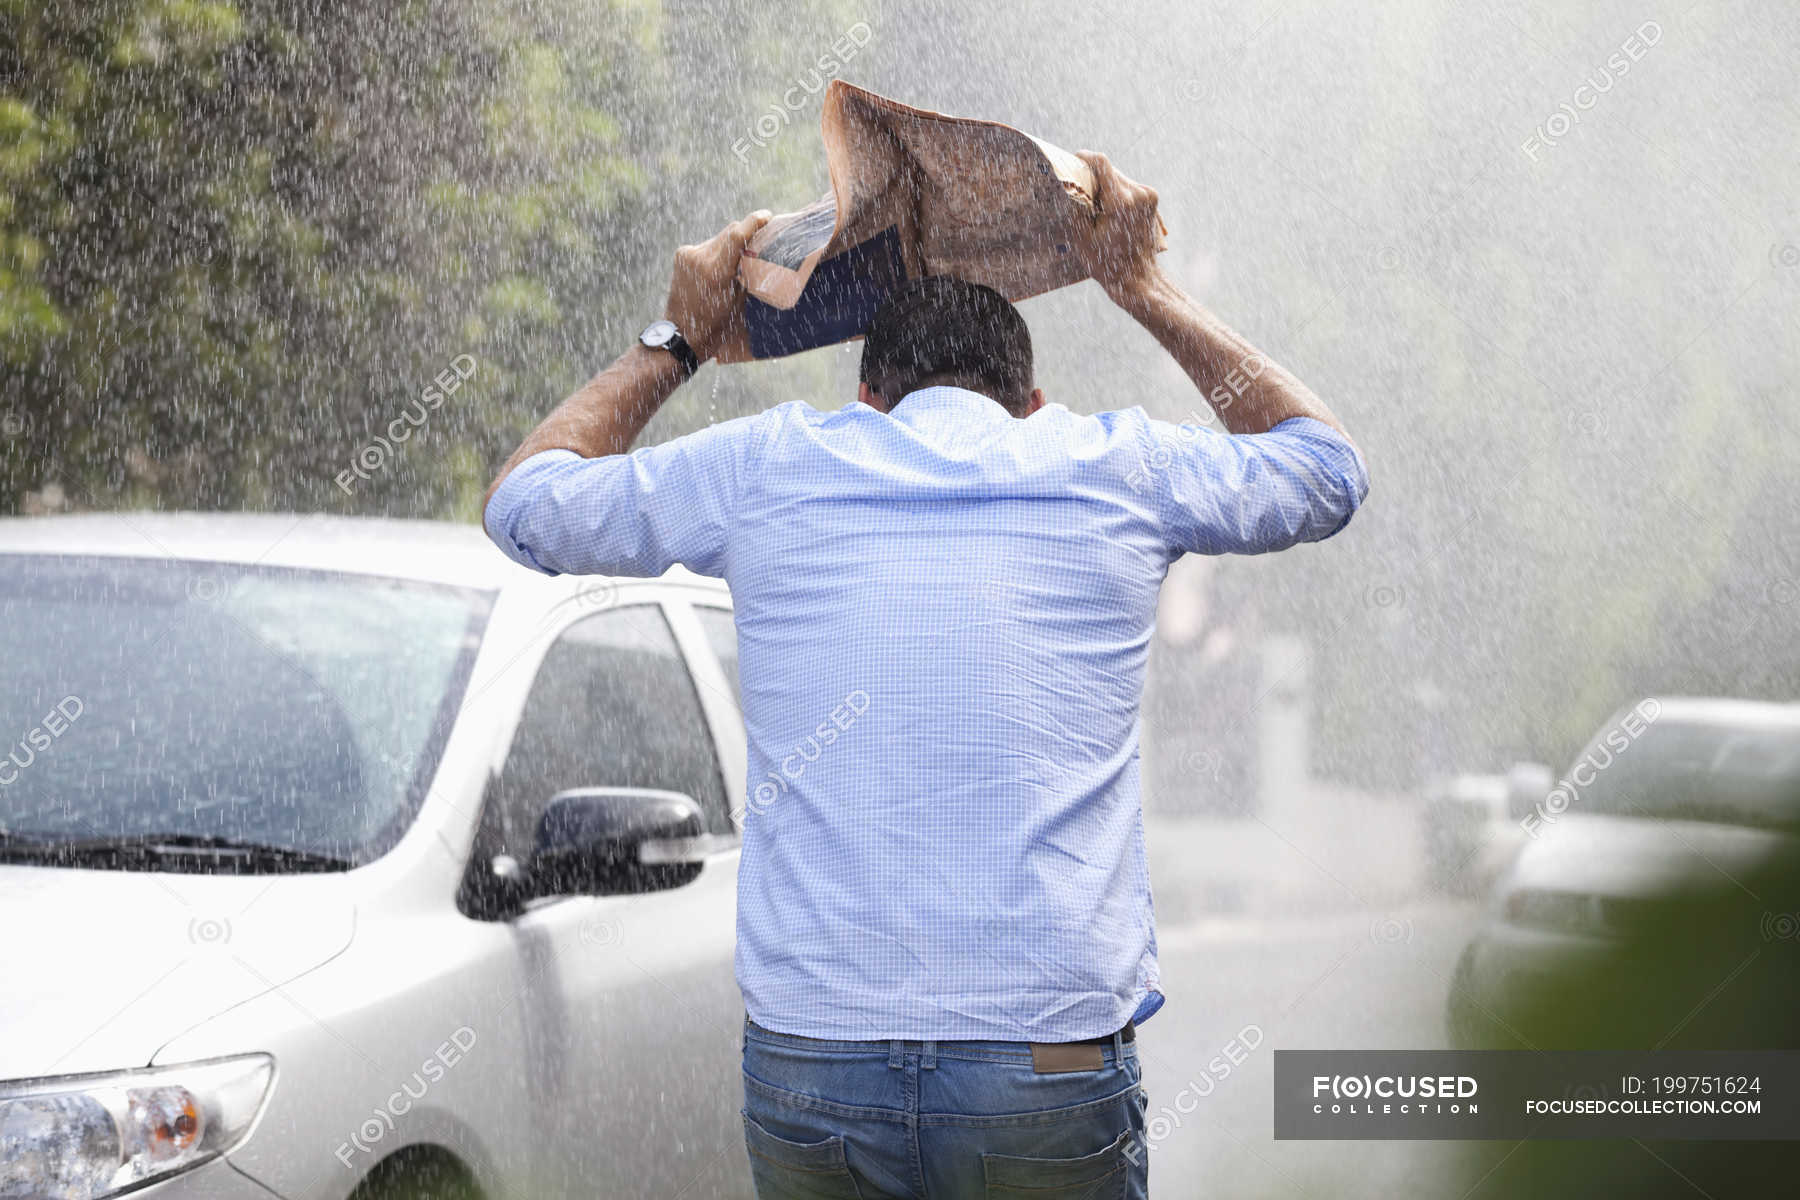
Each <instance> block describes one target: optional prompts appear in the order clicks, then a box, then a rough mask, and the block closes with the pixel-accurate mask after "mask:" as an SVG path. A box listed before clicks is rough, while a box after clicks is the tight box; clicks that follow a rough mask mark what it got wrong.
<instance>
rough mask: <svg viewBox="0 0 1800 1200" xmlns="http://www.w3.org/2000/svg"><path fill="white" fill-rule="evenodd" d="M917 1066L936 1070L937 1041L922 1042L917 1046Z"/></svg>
mask: <svg viewBox="0 0 1800 1200" xmlns="http://www.w3.org/2000/svg"><path fill="white" fill-rule="evenodd" d="M919 1066H920V1067H921V1068H922V1069H924V1070H927V1071H935V1070H937V1043H936V1042H922V1043H920V1046H919Z"/></svg>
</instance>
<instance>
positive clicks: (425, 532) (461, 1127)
mask: <svg viewBox="0 0 1800 1200" xmlns="http://www.w3.org/2000/svg"><path fill="white" fill-rule="evenodd" d="M0 554H4V555H17V554H58V555H102V556H124V557H134V558H163V559H167V558H180V559H191V560H195V561H207V562H221V563H257V564H262V565H265V566H283V567H295V568H314V569H317V568H323V569H329V570H332V571H337V572H351V573H362V574H369V575H377V576H386V577H403V578H406V579H411V580H419V581H428V582H439V583H448V584H455V585H460V586H465V587H471V588H476V589H483V590H488V591H492V592H493V593H494V602H493V607H492V612H491V617H490V619H489V621H488V625H487V629H486V632H485V634H484V635H483V637H482V639H481V643H480V646H479V649H478V651H477V653H476V656H475V660H474V665H473V668H472V670H473V674H472V677H471V681H470V683H469V685H468V688H467V690H466V692H465V700H464V703H463V706H462V708H461V711H460V714H459V715H457V717H456V718H455V721H454V725H453V727H452V729H451V733H450V736H449V739H448V742H447V743H446V746H445V749H444V752H443V754H442V757H441V761H440V763H439V765H438V768H437V771H436V774H435V777H434V782H433V784H432V786H431V789H430V792H429V795H428V797H427V798H426V800H425V801H424V803H423V806H422V808H421V809H420V810H419V812H418V814H417V817H416V819H415V820H414V821H413V822H412V824H411V827H410V828H409V829H408V830H407V831H406V833H405V834H404V836H403V837H402V838H401V839H400V841H399V842H398V844H397V845H395V846H394V847H393V848H392V849H391V850H390V851H388V852H387V853H385V854H384V855H382V856H381V857H379V858H378V859H376V860H375V861H373V862H370V863H368V864H367V865H364V866H361V867H358V868H356V869H353V870H349V871H342V872H336V873H324V874H295V875H267V874H264V875H243V876H230V875H205V874H173V873H146V872H137V871H117V870H88V869H70V868H66V867H60V866H29V865H0V927H3V928H5V929H6V930H7V933H6V935H5V943H6V945H5V960H6V964H7V971H6V976H7V983H6V986H5V987H4V988H3V989H0V1081H8V1080H19V1079H25V1078H35V1077H40V1076H63V1075H70V1074H76V1073H82V1072H89V1071H111V1070H119V1069H124V1068H132V1067H139V1066H145V1065H152V1064H177V1063H187V1062H194V1061H197V1060H203V1059H212V1058H217V1057H221V1056H229V1055H238V1054H245V1053H250V1052H263V1053H267V1054H270V1055H272V1056H273V1057H274V1060H275V1064H276V1067H275V1070H276V1078H275V1083H274V1085H273V1087H272V1089H271V1091H270V1093H269V1096H268V1099H267V1102H266V1106H265V1108H264V1110H263V1112H262V1113H261V1116H260V1118H259V1119H258V1121H257V1124H256V1126H255V1128H254V1129H253V1130H252V1131H251V1132H250V1133H249V1135H248V1136H247V1137H246V1138H245V1139H244V1140H243V1141H242V1142H241V1143H240V1144H239V1145H238V1147H237V1148H236V1149H235V1150H234V1151H233V1152H232V1153H230V1154H229V1156H228V1157H226V1158H224V1159H215V1160H214V1161H212V1162H210V1163H208V1164H206V1165H204V1166H201V1167H198V1168H196V1169H194V1170H192V1171H190V1172H188V1173H186V1174H182V1175H177V1176H174V1177H173V1178H171V1179H169V1180H167V1181H165V1182H161V1183H157V1184H153V1185H151V1186H149V1187H148V1188H146V1189H144V1190H143V1191H141V1192H139V1193H138V1194H143V1195H152V1194H154V1195H158V1196H171V1197H173V1196H189V1195H193V1196H229V1195H233V1194H240V1193H241V1194H244V1195H262V1196H266V1195H267V1194H268V1193H269V1192H273V1193H275V1194H278V1195H280V1196H284V1197H291V1198H296V1200H298V1198H300V1197H307V1198H319V1200H327V1198H338V1197H343V1196H346V1195H348V1194H349V1193H350V1192H351V1191H352V1189H353V1188H354V1187H355V1186H356V1184H357V1182H358V1181H359V1180H360V1179H362V1178H363V1177H364V1176H365V1175H366V1174H367V1172H368V1171H369V1169H370V1168H371V1167H372V1166H373V1165H374V1164H375V1163H376V1162H378V1161H380V1160H381V1159H383V1158H385V1157H386V1156H388V1155H390V1154H392V1153H394V1152H395V1151H396V1150H399V1149H400V1148H401V1147H404V1146H413V1145H417V1146H435V1147H440V1148H442V1150H443V1151H444V1152H446V1153H448V1154H450V1155H454V1157H455V1158H456V1159H458V1160H460V1161H461V1163H463V1164H464V1165H465V1166H466V1167H467V1169H468V1170H469V1171H470V1172H471V1173H472V1174H473V1176H474V1178H475V1179H476V1181H478V1183H479V1185H480V1186H481V1188H482V1189H483V1191H484V1192H485V1193H486V1194H487V1195H489V1196H507V1195H518V1196H553V1195H565V1194H567V1195H574V1194H583V1195H669V1196H673V1195H679V1194H684V1192H685V1194H689V1195H700V1194H704V1195H714V1194H720V1195H735V1194H740V1192H742V1193H747V1191H748V1187H747V1180H748V1172H747V1171H746V1170H745V1169H744V1167H743V1163H742V1141H741V1125H740V1123H739V1117H738V1108H739V1094H740V1090H741V1086H740V1083H739V1076H738V1069H737V1061H738V1046H739V1036H740V1031H741V1025H742V1020H743V1013H742V1008H741V1003H740V998H739V994H738V991H737V988H736V986H735V983H734V981H733V978H732V972H731V956H732V948H733V932H734V931H733V913H734V898H735V887H736V874H737V861H738V852H737V848H736V846H735V839H734V838H731V837H725V838H722V839H716V840H717V841H719V842H720V843H722V844H720V845H718V846H716V847H715V849H716V852H715V853H712V854H711V855H710V856H709V857H708V859H707V861H706V862H705V865H704V867H703V869H702V870H701V871H700V874H699V876H698V878H697V879H695V880H694V881H693V882H692V883H689V884H687V885H686V886H682V887H678V888H672V889H669V890H666V891H660V892H652V893H648V894H641V895H625V896H605V897H585V896H581V897H564V898H555V899H548V900H542V901H538V902H535V903H534V904H533V905H532V907H530V908H529V909H528V910H527V911H526V912H524V913H523V914H522V915H520V916H518V917H516V918H514V919H512V920H504V921H488V920H476V919H471V918H470V917H468V916H465V915H464V914H463V913H462V912H461V911H459V909H458V906H457V902H456V897H457V892H458V886H459V882H460V881H461V880H462V879H463V876H464V872H465V869H466V868H468V866H469V859H470V855H471V849H472V844H473V840H474V835H475V832H476V824H477V818H478V814H479V813H480V810H481V805H482V803H483V788H484V783H485V781H486V780H487V778H488V776H489V774H490V772H493V771H495V770H497V769H498V768H499V767H500V764H501V763H502V760H503V759H504V757H505V756H506V754H507V752H508V748H509V746H510V744H511V740H512V735H513V731H514V728H515V726H516V725H517V723H518V721H519V717H520V713H521V710H522V707H523V705H524V703H525V700H526V697H527V695H528V693H529V691H530V689H531V687H532V684H533V679H534V676H535V674H536V671H537V665H538V663H539V662H540V661H541V660H542V658H543V656H544V654H545V652H546V649H547V648H548V647H549V646H550V645H552V644H553V643H554V642H555V640H556V638H557V637H558V635H559V634H560V633H561V632H562V631H564V630H566V629H567V628H568V627H569V626H570V625H571V624H572V623H574V622H575V621H578V620H581V619H582V618H583V617H585V616H587V615H589V614H591V613H593V612H594V611H595V610H596V606H597V605H605V606H625V605H636V604H654V605H658V606H660V607H661V608H662V610H663V612H664V614H665V615H666V617H667V619H668V622H669V626H670V628H671V629H672V631H673V632H674V634H675V635H676V638H677V639H678V641H679V643H680V649H681V652H682V654H683V655H684V657H685V659H686V662H687V664H688V667H689V670H690V672H691V674H692V676H693V681H694V683H695V685H696V691H697V692H698V695H699V697H700V699H701V703H702V706H703V708H704V715H705V722H704V725H702V726H697V727H695V728H693V729H692V730H691V736H692V737H694V738H711V739H713V741H714V743H715V745H716V750H717V754H718V759H719V762H720V764H721V767H722V773H723V777H724V787H725V789H726V794H727V795H728V797H729V800H730V804H731V808H732V812H733V813H736V812H739V811H741V808H742V801H743V786H744V733H743V723H742V719H741V717H740V715H739V713H738V711H737V709H736V706H735V703H734V699H733V692H732V689H731V687H730V686H728V683H727V680H726V678H725V675H724V673H723V670H722V668H721V665H720V662H719V660H718V658H717V657H716V656H715V654H714V653H713V652H712V651H711V649H709V645H708V641H707V636H706V633H705V632H704V631H703V629H702V628H701V626H700V625H699V623H698V619H697V617H696V615H695V613H694V612H693V606H695V605H705V606H713V607H717V608H724V607H726V606H728V604H729V598H728V595H727V593H726V591H725V589H724V587H723V585H721V584H719V583H717V582H715V581H711V580H705V579H700V578H697V577H694V576H691V575H687V574H684V573H680V572H677V573H672V574H670V575H668V576H666V577H664V578H662V579H657V580H604V581H602V580H596V579H593V578H576V577H566V578H557V579H550V578H545V577H542V576H538V575H536V574H534V573H532V572H529V571H526V570H524V569H522V568H520V567H517V566H515V565H514V564H512V563H510V562H508V561H507V560H506V559H505V558H504V557H503V556H501V555H500V554H499V553H498V552H497V551H496V550H494V549H493V547H492V546H490V545H489V544H488V542H487V541H486V539H485V538H484V537H483V535H482V534H481V532H480V531H479V530H478V529H476V528H474V527H473V526H460V525H449V524H441V523H432V522H414V521H397V520H364V519H350V518H329V517H310V516H309V517H292V516H171V515H147V514H119V515H93V516H76V517H52V518H35V519H25V520H7V521H3V522H0ZM3 562H4V560H0V564H3ZM608 782H609V781H606V780H595V781H593V783H594V784H595V785H605V784H607V783H608ZM252 1180H254V1181H255V1182H254V1183H252V1182H251V1181H252ZM257 1185H261V1186H260V1187H259V1186H257ZM263 1189H267V1191H265V1190H263Z"/></svg>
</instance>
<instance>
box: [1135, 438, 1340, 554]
mask: <svg viewBox="0 0 1800 1200" xmlns="http://www.w3.org/2000/svg"><path fill="white" fill-rule="evenodd" d="M1149 426H1150V435H1151V441H1150V448H1149V449H1148V451H1147V453H1148V455H1149V458H1148V462H1147V469H1146V470H1145V471H1144V473H1143V474H1144V478H1145V479H1146V480H1147V481H1148V482H1149V485H1150V486H1151V487H1152V488H1153V489H1154V490H1155V491H1156V497H1157V501H1158V505H1159V508H1160V510H1161V513H1162V518H1163V527H1164V530H1165V532H1166V534H1167V536H1168V539H1169V544H1170V547H1171V549H1173V550H1176V551H1179V552H1183V553H1191V554H1263V553H1267V552H1268V551H1271V550H1284V549H1286V548H1287V547H1289V546H1293V545H1296V544H1298V543H1300V542H1317V541H1322V540H1324V539H1325V538H1328V537H1330V536H1331V535H1332V534H1334V533H1336V532H1337V531H1338V530H1340V529H1342V528H1343V527H1344V526H1345V525H1347V524H1349V522H1350V518H1351V517H1352V516H1353V515H1355V513H1356V510H1357V508H1358V507H1360V506H1361V504H1362V502H1363V499H1364V497H1366V496H1367V495H1368V493H1369V472H1368V468H1367V466H1366V465H1365V464H1364V463H1363V459H1362V455H1361V454H1359V453H1358V452H1357V449H1356V447H1355V446H1354V445H1353V444H1352V443H1351V442H1350V440H1349V439H1348V438H1346V437H1344V435H1343V434H1341V433H1339V432H1338V431H1337V430H1335V429H1333V428H1332V427H1331V426H1329V425H1327V424H1325V423H1324V422H1323V421H1315V420H1313V419H1312V418H1310V417H1293V418H1290V419H1289V420H1286V421H1283V422H1282V423H1281V424H1279V425H1277V426H1275V428H1273V429H1271V430H1269V431H1268V432H1267V433H1258V434H1238V435H1235V436H1233V435H1229V434H1224V433H1221V432H1219V431H1217V430H1214V429H1208V428H1205V427H1204V426H1198V425H1181V426H1176V425H1171V424H1169V423H1167V422H1163V421H1150V422H1149Z"/></svg>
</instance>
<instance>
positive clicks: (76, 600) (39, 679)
mask: <svg viewBox="0 0 1800 1200" xmlns="http://www.w3.org/2000/svg"><path fill="white" fill-rule="evenodd" d="M490 603H491V598H490V597H489V596H487V595H485V594H482V593H476V592H470V591H467V590H464V589H460V588H448V587H440V586H436V585H427V584H415V583H411V582H405V581H399V580H388V579H377V578H370V577H366V576H359V575H341V574H337V573H334V572H328V571H309V570H292V569H285V568H284V569H276V568H264V567H251V566H242V565H234V564H229V563H209V562H193V561H180V560H162V559H155V560H149V559H134V558H89V557H77V556H68V557H63V556H37V555H19V556H9V557H8V560H7V566H6V570H5V571H4V572H0V628H4V629H5V630H6V632H7V651H6V671H5V674H4V677H3V679H0V728H4V730H5V732H4V733H0V739H9V740H10V743H11V745H10V753H9V752H8V751H7V750H0V836H4V838H5V840H6V843H7V853H8V854H9V855H10V856H12V857H14V858H17V857H19V856H21V855H25V856H33V855H40V854H42V855H47V856H48V858H47V861H53V862H56V863H65V862H66V863H68V864H69V865H81V866H91V867H98V866H118V865H120V863H121V862H122V861H123V860H118V859H117V858H116V856H113V855H112V854H111V853H110V851H112V850H116V849H117V847H118V846H119V845H120V844H121V843H122V842H126V841H133V840H138V841H141V840H142V839H146V838H148V839H159V840H160V843H164V844H170V845H172V844H175V843H176V842H178V841H182V840H185V841H187V842H189V843H190V844H191V843H194V842H198V841H211V842H215V843H217V842H233V843H240V844H251V845H255V846H260V847H270V848H274V849H276V850H282V851H292V852H296V853H305V854H313V855H319V856H324V857H328V858H331V859H334V860H338V861H341V862H343V863H345V864H347V865H356V864H359V863H363V862H368V861H370V860H372V859H373V858H375V857H377V856H379V855H380V854H382V853H384V852H385V851H386V850H387V849H388V848H389V847H390V846H392V845H393V844H394V843H395V842H396V841H398V840H399V838H400V836H401V835H402V834H403V833H404V832H405V830H406V828H407V826H408V825H409V824H410V822H411V820H412V817H413V815H414V814H415V813H416V812H417V810H418V806H419V803H420V801H421V800H422V798H423V797H424V795H425V791H426V787H427V785H428V784H429V782H430V779H431V776H432V773H433V772H434V771H435V770H436V764H437V756H438V753H439V751H440V749H441V748H442V746H443V743H444V741H445V739H446V737H447V735H448V732H449V726H450V722H451V720H452V719H453V718H454V716H455V712H456V708H457V705H458V704H459V703H460V698H461V695H462V690H463V686H464V683H465V681H466V680H467V678H468V674H469V669H470V667H471V665H472V663H473V661H474V656H475V650H476V647H477V646H478V645H479V643H480V640H481V632H482V629H483V627H484V626H485V623H486V620H487V614H488V609H489V605H490ZM77 844H80V845H81V846H82V847H84V849H83V851H82V852H83V854H84V855H85V856H86V857H82V858H80V859H79V860H77V859H74V858H71V857H68V855H69V854H70V853H72V849H73V847H74V846H76V845H77ZM179 857H180V860H181V861H179V862H176V861H170V862H168V863H166V864H165V867H166V869H170V870H184V871H209V870H221V871H223V870H230V871H248V870H280V869H282V867H281V866H280V865H279V864H275V865H269V864H260V865H259V864H257V863H251V862H247V860H245V859H244V858H243V857H242V856H241V855H224V856H219V857H217V859H216V861H212V860H209V858H208V856H207V855H206V854H204V853H202V852H201V850H200V849H198V848H192V847H191V848H190V852H189V853H187V854H185V855H182V856H179ZM132 861H139V860H137V859H133V860H132ZM270 862H271V863H272V862H273V860H270Z"/></svg>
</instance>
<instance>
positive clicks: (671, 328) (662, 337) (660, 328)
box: [638, 320, 700, 376]
mask: <svg viewBox="0 0 1800 1200" xmlns="http://www.w3.org/2000/svg"><path fill="white" fill-rule="evenodd" d="M638 341H640V342H642V343H643V344H644V345H646V346H648V347H650V349H652V350H667V351H668V352H669V353H670V354H673V355H674V356H675V361H676V362H678V363H680V364H681V365H682V366H684V367H686V368H687V373H688V375H689V376H692V375H693V373H694V372H695V371H698V370H699V369H700V356H699V355H698V354H695V353H694V348H693V347H692V346H690V345H688V344H687V339H686V338H684V337H682V336H681V330H679V329H677V328H676V327H675V322H673V321H666V320H665V321H652V322H650V324H648V325H646V326H644V332H642V333H640V334H638Z"/></svg>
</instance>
